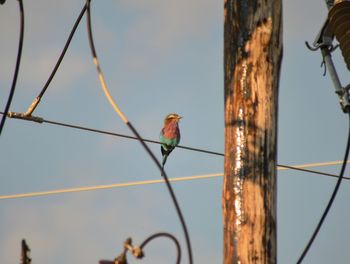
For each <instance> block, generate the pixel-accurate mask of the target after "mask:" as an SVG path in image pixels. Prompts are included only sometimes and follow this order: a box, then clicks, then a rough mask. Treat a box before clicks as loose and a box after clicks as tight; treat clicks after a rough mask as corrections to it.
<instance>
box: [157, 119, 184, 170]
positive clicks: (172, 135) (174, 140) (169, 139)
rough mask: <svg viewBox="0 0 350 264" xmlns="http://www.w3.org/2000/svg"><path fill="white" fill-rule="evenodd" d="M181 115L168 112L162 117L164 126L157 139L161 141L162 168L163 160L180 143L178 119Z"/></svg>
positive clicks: (164, 160)
mask: <svg viewBox="0 0 350 264" xmlns="http://www.w3.org/2000/svg"><path fill="white" fill-rule="evenodd" d="M181 118H182V117H181V116H179V115H178V114H175V113H171V114H168V115H167V116H166V117H165V119H164V126H163V128H162V130H161V131H160V135H159V140H160V142H161V143H162V145H161V147H160V149H161V151H162V156H163V160H162V168H164V165H165V162H166V160H167V158H168V156H169V154H170V153H171V152H172V151H173V150H174V148H175V147H176V146H177V145H178V144H179V143H180V138H181V135H180V129H179V121H180V119H181Z"/></svg>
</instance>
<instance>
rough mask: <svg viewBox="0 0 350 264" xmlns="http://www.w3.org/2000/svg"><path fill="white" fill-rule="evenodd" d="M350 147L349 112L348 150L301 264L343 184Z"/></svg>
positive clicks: (301, 258)
mask: <svg viewBox="0 0 350 264" xmlns="http://www.w3.org/2000/svg"><path fill="white" fill-rule="evenodd" d="M349 148H350V113H349V131H348V139H347V144H346V150H345V155H344V160H343V165H342V167H341V170H340V174H339V178H338V180H337V183H336V185H335V187H334V190H333V193H332V195H331V197H330V199H329V201H328V204H327V207H326V209H325V210H324V212H323V214H322V216H321V218H320V220H319V222H318V224H317V226H316V229H315V230H314V232H313V234H312V236H311V237H310V240H309V242H308V243H307V245H306V246H305V248H304V250H303V252H302V254H301V255H300V257H299V259H298V261H297V264H300V263H301V262H302V261H303V259H304V257H305V256H306V254H307V252H308V251H309V249H310V247H311V245H312V243H313V242H314V240H315V238H316V236H317V234H318V232H319V231H320V229H321V226H322V224H323V222H324V220H325V219H326V217H327V214H328V212H329V210H330V209H331V207H332V204H333V201H334V199H335V197H336V195H337V193H338V190H339V187H340V184H341V182H342V180H343V177H344V172H345V169H346V164H347V160H348V156H349Z"/></svg>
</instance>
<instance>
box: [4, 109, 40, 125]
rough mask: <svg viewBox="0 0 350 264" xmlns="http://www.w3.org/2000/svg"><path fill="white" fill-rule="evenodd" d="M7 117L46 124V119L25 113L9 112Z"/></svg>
mask: <svg viewBox="0 0 350 264" xmlns="http://www.w3.org/2000/svg"><path fill="white" fill-rule="evenodd" d="M7 116H8V117H9V118H16V119H23V120H28V121H33V122H37V123H40V124H41V123H43V122H44V119H43V118H42V117H38V116H32V115H27V114H25V113H16V112H9V113H8V114H7Z"/></svg>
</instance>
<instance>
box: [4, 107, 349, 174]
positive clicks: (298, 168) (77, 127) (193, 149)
mask: <svg viewBox="0 0 350 264" xmlns="http://www.w3.org/2000/svg"><path fill="white" fill-rule="evenodd" d="M0 114H1V115H3V114H4V113H3V112H0ZM11 118H16V119H20V120H26V121H34V120H28V119H25V118H18V117H13V116H12V117H11ZM40 120H41V121H40V123H47V124H51V125H56V126H63V127H68V128H73V129H78V130H83V131H88V132H93V133H98V134H104V135H109V136H114V137H121V138H127V139H132V140H138V138H137V137H133V136H129V135H125V134H120V133H115V132H111V131H106V130H101V129H96V128H89V127H84V126H79V125H73V124H67V123H62V122H58V121H52V120H46V119H43V118H40ZM143 141H144V142H149V143H154V144H162V143H161V142H159V141H156V140H152V139H143ZM176 148H182V149H187V150H191V151H196V152H202V153H207V154H212V155H217V156H224V154H223V153H220V152H215V151H211V150H206V149H200V148H193V147H188V146H182V145H178V146H176ZM342 162H343V161H330V162H322V163H308V164H304V165H295V166H288V165H282V164H277V167H279V169H280V170H289V169H290V170H298V171H304V172H309V173H314V174H320V175H325V176H330V177H336V178H338V177H339V176H338V175H335V174H330V173H325V172H320V171H313V170H305V169H303V168H307V167H320V166H330V165H338V164H341V163H342ZM348 162H350V161H348ZM344 178H345V179H347V178H346V177H344ZM349 179H350V178H349Z"/></svg>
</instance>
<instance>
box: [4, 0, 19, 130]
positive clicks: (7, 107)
mask: <svg viewBox="0 0 350 264" xmlns="http://www.w3.org/2000/svg"><path fill="white" fill-rule="evenodd" d="M18 3H19V11H20V20H21V21H20V34H19V44H18V51H17V59H16V66H15V72H14V74H13V80H12V85H11V90H10V94H9V96H8V99H7V102H6V106H5V110H4V111H5V113H6V114H5V115H3V116H2V118H1V122H0V135H1V132H2V129H3V128H4V125H5V121H6V117H7V113H8V112H9V110H10V106H11V103H12V98H13V95H14V94H15V89H16V84H17V77H18V72H19V66H20V64H21V59H22V48H23V38H24V8H23V2H22V0H19V1H18Z"/></svg>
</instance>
